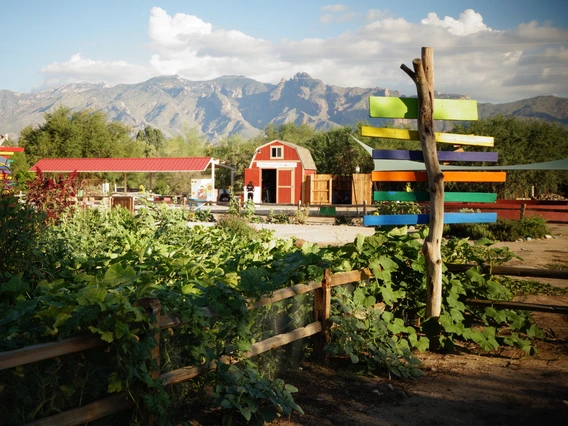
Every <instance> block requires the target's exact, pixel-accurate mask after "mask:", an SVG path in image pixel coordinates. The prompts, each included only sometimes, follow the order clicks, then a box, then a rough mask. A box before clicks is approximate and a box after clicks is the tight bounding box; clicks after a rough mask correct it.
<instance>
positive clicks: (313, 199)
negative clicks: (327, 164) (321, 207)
mask: <svg viewBox="0 0 568 426" xmlns="http://www.w3.org/2000/svg"><path fill="white" fill-rule="evenodd" d="M332 179H333V176H332V175H317V174H316V175H309V176H307V183H308V188H309V191H310V194H309V197H308V198H307V200H306V202H307V204H331V195H332Z"/></svg>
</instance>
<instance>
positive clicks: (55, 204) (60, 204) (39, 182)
mask: <svg viewBox="0 0 568 426" xmlns="http://www.w3.org/2000/svg"><path fill="white" fill-rule="evenodd" d="M28 186H29V189H28V193H27V195H26V201H27V203H28V204H29V205H31V206H33V207H34V208H35V209H37V210H41V211H43V212H45V214H46V217H47V219H46V220H47V221H48V222H57V221H59V219H61V218H62V217H63V216H65V215H68V214H71V213H72V211H73V207H74V206H75V203H76V201H77V198H76V197H77V173H76V172H74V173H71V174H70V175H69V176H66V177H62V176H59V179H58V180H57V181H56V180H54V179H53V178H48V177H46V176H44V174H43V173H42V171H41V170H38V172H37V175H36V177H35V179H34V180H33V181H31V182H29V183H28Z"/></svg>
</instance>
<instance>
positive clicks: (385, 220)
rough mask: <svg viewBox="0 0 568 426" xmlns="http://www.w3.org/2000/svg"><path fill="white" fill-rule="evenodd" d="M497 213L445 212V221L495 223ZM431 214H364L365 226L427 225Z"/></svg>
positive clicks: (447, 222) (448, 222)
mask: <svg viewBox="0 0 568 426" xmlns="http://www.w3.org/2000/svg"><path fill="white" fill-rule="evenodd" d="M496 221H497V213H444V223H446V224H450V223H493V222H496ZM429 222H430V215H429V214H385V215H377V216H373V215H368V216H363V226H399V225H427V224H428V223H429Z"/></svg>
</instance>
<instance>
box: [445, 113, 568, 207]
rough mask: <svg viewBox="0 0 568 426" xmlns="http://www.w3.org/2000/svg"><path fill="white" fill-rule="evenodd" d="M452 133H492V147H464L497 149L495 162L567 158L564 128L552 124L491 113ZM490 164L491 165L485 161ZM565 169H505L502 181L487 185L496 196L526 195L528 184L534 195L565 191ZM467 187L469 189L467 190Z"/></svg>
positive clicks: (526, 161) (485, 134)
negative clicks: (504, 181)
mask: <svg viewBox="0 0 568 426" xmlns="http://www.w3.org/2000/svg"><path fill="white" fill-rule="evenodd" d="M452 131H453V132H454V133H463V134H475V135H479V136H493V137H494V138H495V146H494V147H467V148H465V149H466V150H469V151H497V152H498V154H499V162H498V164H499V165H517V164H530V163H541V162H546V161H553V160H560V159H563V158H567V157H568V129H566V128H565V127H562V126H560V125H558V124H556V123H550V122H546V121H541V120H528V119H521V118H517V117H503V116H500V115H499V116H495V117H491V118H486V119H482V120H479V121H476V122H469V123H466V124H461V125H457V126H455V127H454V129H453V130H452ZM488 165H492V164H488ZM567 185H568V176H567V174H566V171H554V170H518V171H508V172H507V181H506V183H505V184H494V185H490V186H491V187H492V188H491V190H492V191H493V192H497V193H498V194H499V197H500V198H515V197H527V196H528V195H530V191H531V186H534V187H535V191H536V193H537V194H542V193H548V192H562V191H566V188H567ZM470 190H471V189H470Z"/></svg>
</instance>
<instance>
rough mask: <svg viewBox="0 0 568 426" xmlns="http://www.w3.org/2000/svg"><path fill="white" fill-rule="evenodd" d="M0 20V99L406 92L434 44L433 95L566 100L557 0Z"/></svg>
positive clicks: (142, 9)
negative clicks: (234, 82) (142, 90)
mask: <svg viewBox="0 0 568 426" xmlns="http://www.w3.org/2000/svg"><path fill="white" fill-rule="evenodd" d="M0 17H2V31H1V32H0V55H1V57H2V58H3V65H2V66H1V67H0V90H2V89H7V90H12V91H16V92H36V91H40V90H45V89H48V88H50V87H54V86H59V85H62V84H65V83H70V82H80V81H86V82H90V83H100V82H106V83H108V84H111V85H115V84H122V83H128V84H130V83H137V82H141V81H144V80H147V79H148V78H151V77H155V76H158V75H170V74H177V75H179V76H181V77H183V78H186V79H189V80H208V79H212V78H215V77H218V76H221V75H244V76H246V77H250V78H254V79H256V80H258V81H262V82H267V83H277V82H278V81H280V80H281V79H283V78H284V79H289V78H291V77H292V76H293V75H294V74H295V73H297V72H300V71H303V72H307V73H309V74H310V75H311V76H312V77H313V78H318V79H320V80H322V81H323V82H324V83H327V84H334V85H337V86H343V87H350V86H358V87H382V88H389V89H393V90H399V91H400V92H401V93H402V94H405V95H411V94H414V93H415V92H416V89H415V87H414V85H413V83H412V82H411V81H410V79H409V77H408V76H407V75H406V74H405V73H404V72H403V71H402V70H400V69H399V67H400V64H402V63H405V64H407V65H408V66H409V67H412V59H413V58H415V57H418V56H419V55H420V48H421V47H422V46H430V47H433V48H434V61H435V87H436V90H437V91H440V92H444V93H463V94H467V95H469V96H470V97H471V98H472V99H477V100H479V101H481V102H494V103H499V102H507V101H511V100H518V99H524V98H528V97H532V96H537V95H556V96H562V97H568V1H566V0H540V1H538V0H534V1H533V0H491V1H486V0H475V1H462V0H453V1H446V0H440V1H432V2H425V1H423V0H422V1H414V0H406V1H400V0H398V1H378V0H375V1H367V0H359V1H350V2H345V1H344V2H341V3H330V2H328V1H319V0H302V1H297V0H286V1H260V0H257V1H253V0H250V1H247V0H232V1H225V0H209V1H205V0H199V1H193V0H169V1H158V0H156V1H147V0H128V1H121V0H114V1H107V0H97V1H88V0H74V1H68V0H20V1H8V0H2V1H1V2H0Z"/></svg>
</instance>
